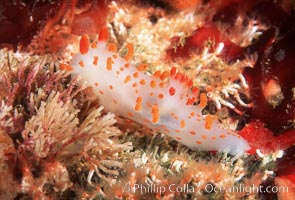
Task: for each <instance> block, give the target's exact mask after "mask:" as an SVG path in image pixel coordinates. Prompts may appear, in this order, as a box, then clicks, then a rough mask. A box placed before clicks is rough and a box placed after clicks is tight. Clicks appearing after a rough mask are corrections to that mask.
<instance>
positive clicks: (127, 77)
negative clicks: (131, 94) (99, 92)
mask: <svg viewBox="0 0 295 200" xmlns="http://www.w3.org/2000/svg"><path fill="white" fill-rule="evenodd" d="M130 80H131V76H130V75H127V76H126V77H125V80H124V83H128V82H129V81H130Z"/></svg>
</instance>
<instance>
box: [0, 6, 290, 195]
mask: <svg viewBox="0 0 295 200" xmlns="http://www.w3.org/2000/svg"><path fill="white" fill-rule="evenodd" d="M163 5H164V6H163ZM67 8H68V9H67ZM214 9H215V8H214V7H212V8H211V7H210V5H209V4H206V3H204V2H202V1H198V0H194V1H178V0H175V1H174V0H173V1H166V0H163V1H148V2H141V1H126V2H123V1H109V2H108V1H107V2H105V1H104V2H103V3H102V1H98V2H97V1H95V2H94V3H89V2H88V3H86V4H85V5H84V6H82V5H79V4H76V2H75V1H71V2H67V3H62V6H61V10H60V11H59V12H58V13H59V14H58V16H56V18H54V19H52V20H51V21H50V23H48V24H46V26H45V28H44V29H43V30H41V32H40V34H39V35H36V36H35V38H34V39H33V41H32V42H31V44H30V45H29V46H28V47H27V48H26V49H24V50H23V51H17V52H15V53H13V52H12V51H9V50H7V49H1V50H0V169H1V170H0V199H259V198H262V194H261V193H263V191H264V190H265V187H266V186H267V185H266V186H265V184H270V185H271V186H274V184H275V183H276V184H278V186H277V188H278V189H279V191H276V192H273V191H272V193H278V194H279V195H278V196H279V197H283V196H284V195H285V193H288V194H289V195H291V197H292V195H293V196H294V188H292V187H291V186H292V184H291V183H289V185H288V187H286V186H284V185H282V183H283V182H284V181H285V179H283V178H282V179H279V178H277V177H276V175H275V172H274V171H275V170H276V167H277V166H276V160H277V159H279V158H281V157H282V156H283V150H285V149H286V148H288V147H289V146H290V143H292V137H293V136H292V134H291V132H290V133H288V137H289V140H288V141H286V142H285V138H286V137H287V136H286V135H285V136H281V137H274V136H272V135H271V136H269V137H268V134H271V131H269V130H268V129H267V128H264V127H263V124H262V123H261V122H259V121H254V122H251V123H248V121H247V120H248V119H247V117H245V116H246V115H247V113H248V111H249V109H251V108H252V107H253V103H255V102H251V96H250V94H249V87H251V86H250V85H248V82H247V80H246V78H245V76H244V74H243V71H244V69H245V68H254V67H255V64H256V62H257V60H258V59H259V56H258V53H257V52H255V51H250V50H249V52H247V54H246V55H242V56H240V55H241V54H242V53H241V52H243V51H244V49H243V48H246V47H248V46H251V45H252V42H253V41H256V40H259V39H260V36H261V35H263V31H265V30H266V29H267V26H266V25H265V24H264V23H262V22H261V21H259V20H258V19H252V18H247V17H245V16H244V15H243V14H241V15H240V16H239V18H237V19H236V21H235V26H234V28H233V29H231V30H229V28H228V27H227V26H226V24H222V23H220V24H219V23H215V24H213V23H211V22H210V23H208V20H212V18H213V13H215V12H217V11H216V10H214ZM99 10H101V11H102V13H101V18H103V19H104V18H105V20H106V23H105V25H102V24H103V23H102V22H103V19H100V21H97V22H96V23H90V22H91V20H94V19H98V18H99V17H98V16H99V14H97V13H96V11H99ZM62 13H64V14H65V15H64V17H61V16H62V15H61V14H62ZM95 13H96V14H95ZM77 16H79V18H75V17H77ZM87 17H88V18H87ZM86 18H87V20H88V21H87V20H86V21H85V19H86ZM59 19H62V20H59ZM79 23H80V24H79ZM87 24H88V25H89V24H92V26H93V27H92V28H90V29H89V30H83V29H82V28H81V27H87V26H86V25H87ZM73 27H80V28H77V29H75V30H73V32H76V34H78V33H79V34H81V36H77V35H75V34H73V32H72V30H71V29H73ZM98 30H99V31H98ZM241 30H243V34H240V35H238V34H237V32H239V31H240V32H241ZM87 31H89V33H87ZM98 32H99V34H96V33H98ZM212 32H214V34H213V33H212ZM216 32H218V33H216ZM204 35H205V36H208V37H205V36H204ZM213 36H214V37H213ZM50 38H51V39H52V40H51V39H50ZM224 38H231V39H232V40H229V39H224ZM58 41H62V42H60V43H59V42H58ZM55 44H58V45H57V46H55ZM194 45H195V46H194ZM239 48H241V49H242V50H241V49H239ZM253 48H254V47H253ZM237 52H238V53H237ZM48 53H49V54H48ZM225 54H227V56H226V55H225ZM237 55H239V56H237ZM253 127H255V128H256V129H255V130H254V128H253ZM240 130H242V131H240ZM251 131H252V132H253V133H252V132H251ZM259 131H261V132H262V133H261V134H260V135H259V137H258V136H257V141H255V138H254V139H253V135H254V134H257V132H259ZM170 136H171V137H172V138H171V137H170ZM254 136H255V135H254ZM255 137H256V136H255ZM266 137H268V138H269V141H274V142H273V143H272V145H269V144H268V143H266V141H264V140H265V138H266ZM275 138H277V139H278V140H279V142H281V143H278V142H277V143H276V142H275ZM290 138H291V139H290ZM263 139H264V140H263ZM293 143H294V142H293ZM291 145H292V144H291ZM249 153H250V154H249ZM262 185H264V186H263V187H262ZM260 186H261V187H262V188H261V187H260ZM279 186H280V187H279ZM293 186H294V185H293ZM246 188H247V189H246ZM251 188H252V190H251ZM259 188H260V189H259ZM281 199H284V198H281Z"/></svg>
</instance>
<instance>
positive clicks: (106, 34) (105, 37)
mask: <svg viewBox="0 0 295 200" xmlns="http://www.w3.org/2000/svg"><path fill="white" fill-rule="evenodd" d="M108 38H109V31H108V28H107V27H103V28H102V29H101V30H100V33H99V36H98V40H99V41H107V40H108Z"/></svg>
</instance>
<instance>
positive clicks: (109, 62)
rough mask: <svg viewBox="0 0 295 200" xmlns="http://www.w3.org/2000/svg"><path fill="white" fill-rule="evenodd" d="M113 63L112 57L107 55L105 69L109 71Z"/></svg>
mask: <svg viewBox="0 0 295 200" xmlns="http://www.w3.org/2000/svg"><path fill="white" fill-rule="evenodd" d="M113 64H114V61H113V60H112V58H111V57H108V59H107V70H109V71H111V70H112V68H113Z"/></svg>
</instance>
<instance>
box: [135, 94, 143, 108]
mask: <svg viewBox="0 0 295 200" xmlns="http://www.w3.org/2000/svg"><path fill="white" fill-rule="evenodd" d="M141 104H142V97H137V99H136V104H135V108H134V110H135V111H140V110H141Z"/></svg>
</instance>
